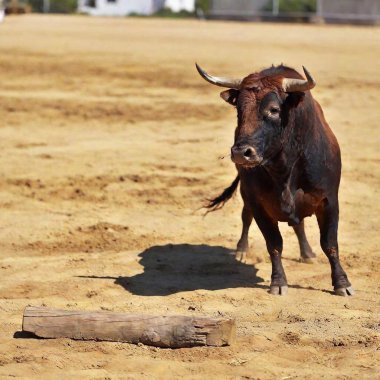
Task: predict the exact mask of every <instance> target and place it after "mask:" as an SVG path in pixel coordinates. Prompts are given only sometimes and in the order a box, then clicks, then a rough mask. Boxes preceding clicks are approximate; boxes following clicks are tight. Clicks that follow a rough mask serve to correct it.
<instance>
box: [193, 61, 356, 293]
mask: <svg viewBox="0 0 380 380" xmlns="http://www.w3.org/2000/svg"><path fill="white" fill-rule="evenodd" d="M196 68H197V70H198V72H199V74H200V75H201V76H202V78H204V79H205V80H206V81H208V82H209V83H211V84H213V85H217V86H221V87H225V88H227V90H224V91H222V92H221V94H220V96H221V97H222V99H224V100H225V101H226V102H228V103H229V104H231V105H233V106H234V107H236V110H237V128H236V129H235V138H234V144H233V146H232V148H231V159H232V161H233V162H234V163H235V166H236V168H237V172H238V173H237V177H236V179H235V180H234V181H233V183H232V184H231V186H230V187H228V188H226V189H225V190H224V192H223V193H222V194H221V195H220V196H218V197H216V198H214V199H212V200H210V203H209V204H208V206H207V207H208V208H209V209H210V210H215V209H217V208H220V207H221V206H223V205H224V203H225V202H226V201H228V199H230V198H231V196H232V195H233V193H234V192H235V190H236V189H237V187H238V184H239V182H240V193H241V196H242V199H243V203H244V206H243V211H242V222H243V229H242V234H241V238H240V240H239V242H238V245H237V250H238V251H242V252H245V251H246V250H247V249H248V231H249V227H250V225H251V222H252V219H253V218H254V219H255V221H256V223H257V225H258V227H259V229H260V231H261V233H262V234H263V236H264V239H265V241H266V246H267V250H268V253H269V255H270V259H271V263H272V275H271V284H270V288H269V293H271V294H274V295H285V294H287V292H288V283H287V279H286V275H285V271H284V268H283V265H282V260H281V256H282V248H283V244H282V236H281V233H280V230H279V228H278V223H279V222H287V223H288V224H289V225H290V226H293V228H294V230H295V232H296V235H297V237H298V239H299V243H300V248H301V257H304V258H306V259H307V258H311V257H313V256H314V254H313V252H312V251H311V248H310V245H309V243H308V242H307V239H306V236H305V232H304V224H303V219H304V218H305V217H308V216H311V215H313V214H315V215H316V217H317V221H318V225H319V230H320V245H321V248H322V250H323V252H324V253H325V255H326V256H327V258H328V260H329V263H330V266H331V279H332V286H333V288H334V292H335V294H337V295H340V296H351V295H353V294H354V290H353V288H352V286H351V283H350V281H349V280H348V277H347V274H346V273H345V271H344V270H343V268H342V265H341V263H340V260H339V248H338V238H337V235H338V221H339V201H338V190H339V183H340V177H341V156H340V148H339V144H338V141H337V139H336V137H335V136H334V134H333V132H332V130H331V129H330V127H329V125H328V123H327V122H326V120H325V117H324V114H323V111H322V108H321V106H320V105H319V104H318V102H317V101H316V100H314V98H313V96H312V94H311V92H310V90H311V89H312V88H314V86H315V84H316V83H315V80H314V79H313V77H312V76H311V74H310V73H309V72H308V71H307V69H306V68H305V67H304V68H303V71H304V74H305V77H306V79H304V78H303V77H302V75H300V74H299V73H298V72H297V71H296V70H294V69H292V68H290V67H286V66H284V65H280V66H272V67H270V68H268V69H265V70H262V71H260V72H256V73H253V74H249V75H248V76H246V77H245V78H243V79H232V78H224V77H215V76H211V75H209V74H208V73H206V72H205V71H204V70H203V69H202V68H201V67H200V66H198V64H196Z"/></svg>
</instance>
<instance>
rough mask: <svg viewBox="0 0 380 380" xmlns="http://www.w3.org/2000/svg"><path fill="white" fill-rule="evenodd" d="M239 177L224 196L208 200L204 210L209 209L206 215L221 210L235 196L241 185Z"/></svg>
mask: <svg viewBox="0 0 380 380" xmlns="http://www.w3.org/2000/svg"><path fill="white" fill-rule="evenodd" d="M239 181H240V178H239V175H238V176H237V177H236V178H235V179H234V181H233V182H232V183H231V185H230V186H228V187H226V188H225V189H224V190H223V192H222V194H220V195H218V196H217V197H215V198H212V199H207V202H208V203H207V204H206V205H204V206H203V208H207V211H206V214H205V215H207V214H208V213H209V212H212V211H216V210H220V209H221V208H222V207H223V206H224V205H225V204H226V203H227V202H228V201H229V200H230V199H231V198H232V196H233V195H234V193H235V191H236V189H237V187H238V185H239Z"/></svg>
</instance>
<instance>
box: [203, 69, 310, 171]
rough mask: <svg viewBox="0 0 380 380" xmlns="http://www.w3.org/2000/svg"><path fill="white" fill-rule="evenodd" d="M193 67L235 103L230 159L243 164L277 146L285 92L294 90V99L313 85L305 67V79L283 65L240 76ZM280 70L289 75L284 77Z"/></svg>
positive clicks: (284, 114)
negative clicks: (215, 73)
mask: <svg viewBox="0 0 380 380" xmlns="http://www.w3.org/2000/svg"><path fill="white" fill-rule="evenodd" d="M196 67H197V70H198V72H199V74H200V75H201V76H202V78H204V79H205V80H206V81H208V82H210V83H211V84H214V85H216V86H221V87H227V88H228V90H225V91H223V92H221V94H220V96H221V97H222V98H223V99H224V100H225V101H226V102H228V103H230V104H232V105H233V106H236V108H237V114H238V126H237V128H236V131H235V141H234V145H233V146H232V148H231V159H232V161H233V162H234V163H235V164H237V165H241V166H244V167H254V166H257V165H260V164H261V163H263V161H264V160H266V159H267V158H269V157H270V156H272V155H273V154H274V153H276V152H278V151H279V150H280V149H281V136H282V133H283V130H284V127H285V126H286V123H287V118H288V114H287V108H288V106H289V101H288V102H287V99H288V98H289V94H291V93H297V94H298V95H299V96H298V97H295V98H300V97H302V93H303V92H305V91H308V90H310V89H312V88H313V87H314V86H315V81H314V79H313V78H312V76H311V75H310V73H309V72H308V71H307V70H306V69H305V67H304V68H303V70H304V73H305V76H306V80H305V79H302V77H301V76H300V75H299V74H298V73H297V72H295V71H294V70H292V69H288V68H285V67H281V68H283V69H284V70H279V71H276V70H272V71H271V69H268V70H264V71H263V72H261V73H256V74H250V75H248V76H247V77H246V78H244V79H231V78H222V77H214V76H211V75H209V74H207V73H206V72H205V71H204V70H203V69H201V68H200V67H199V66H198V65H196ZM281 71H282V72H281ZM284 72H285V73H286V72H287V73H288V74H289V76H290V77H285V76H284V74H283V73H284ZM292 77H293V78H292ZM293 100H294V99H293Z"/></svg>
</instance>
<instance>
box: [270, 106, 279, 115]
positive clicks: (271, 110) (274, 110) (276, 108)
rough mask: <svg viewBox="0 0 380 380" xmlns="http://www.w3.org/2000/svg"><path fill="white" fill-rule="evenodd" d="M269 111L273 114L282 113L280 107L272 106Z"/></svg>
mask: <svg viewBox="0 0 380 380" xmlns="http://www.w3.org/2000/svg"><path fill="white" fill-rule="evenodd" d="M269 112H270V113H271V114H272V115H278V114H279V113H280V109H279V108H278V107H271V108H270V109H269Z"/></svg>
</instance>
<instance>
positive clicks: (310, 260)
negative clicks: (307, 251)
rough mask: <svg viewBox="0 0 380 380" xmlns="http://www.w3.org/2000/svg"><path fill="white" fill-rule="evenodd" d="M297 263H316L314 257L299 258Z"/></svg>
mask: <svg viewBox="0 0 380 380" xmlns="http://www.w3.org/2000/svg"><path fill="white" fill-rule="evenodd" d="M299 262H300V263H304V264H315V263H316V262H317V258H316V257H302V256H301V257H300V258H299Z"/></svg>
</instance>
